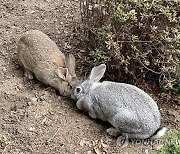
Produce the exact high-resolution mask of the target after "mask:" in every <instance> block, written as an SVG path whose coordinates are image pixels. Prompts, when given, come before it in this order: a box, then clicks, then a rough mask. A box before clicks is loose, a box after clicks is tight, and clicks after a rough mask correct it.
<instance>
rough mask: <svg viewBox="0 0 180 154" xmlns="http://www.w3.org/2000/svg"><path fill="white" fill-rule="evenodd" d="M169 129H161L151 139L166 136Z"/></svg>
mask: <svg viewBox="0 0 180 154" xmlns="http://www.w3.org/2000/svg"><path fill="white" fill-rule="evenodd" d="M166 130H167V128H166V127H160V128H159V129H157V130H156V131H155V133H154V134H153V135H152V136H151V137H150V138H151V139H158V138H161V137H162V136H164V134H165V133H166Z"/></svg>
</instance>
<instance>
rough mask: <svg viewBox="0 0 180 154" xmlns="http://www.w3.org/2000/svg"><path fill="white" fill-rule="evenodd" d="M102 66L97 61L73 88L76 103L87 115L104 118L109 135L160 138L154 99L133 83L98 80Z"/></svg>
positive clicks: (162, 129) (158, 114) (104, 66)
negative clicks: (108, 124) (107, 123)
mask: <svg viewBox="0 0 180 154" xmlns="http://www.w3.org/2000/svg"><path fill="white" fill-rule="evenodd" d="M105 70H106V65H105V64H101V65H99V66H97V67H94V68H93V69H92V70H91V73H90V77H89V79H88V80H85V81H83V82H81V83H79V84H78V85H76V87H75V89H74V94H73V95H74V97H75V99H77V103H76V105H77V107H78V109H80V110H85V111H87V112H88V114H89V116H90V117H92V118H94V119H96V118H98V119H101V120H103V121H108V122H109V123H110V124H112V126H113V127H111V128H109V129H107V133H109V134H110V135H112V136H124V137H127V138H129V139H134V138H138V139H146V138H152V139H156V138H160V137H162V136H163V135H164V134H165V132H166V128H165V127H160V113H159V110H158V106H157V104H156V103H155V101H154V100H153V99H152V98H151V97H150V96H149V95H148V94H147V93H145V92H144V91H142V90H141V89H139V88H137V87H136V86H133V85H130V84H125V83H116V82H110V81H104V82H99V80H100V79H101V78H102V77H103V75H104V73H105Z"/></svg>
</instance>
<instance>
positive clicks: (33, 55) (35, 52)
mask: <svg viewBox="0 0 180 154" xmlns="http://www.w3.org/2000/svg"><path fill="white" fill-rule="evenodd" d="M18 58H19V60H20V62H21V63H22V65H23V66H24V67H25V68H27V69H29V70H31V71H32V72H34V69H35V67H36V66H37V65H43V66H44V68H46V64H47V65H48V64H52V65H55V66H56V67H57V66H61V67H65V56H64V54H63V53H62V52H61V51H60V50H59V49H58V47H57V45H56V44H55V43H54V42H53V41H52V40H51V39H50V38H49V37H48V36H47V35H46V34H44V33H43V32H41V31H39V30H32V31H28V32H26V33H25V34H24V35H23V36H22V37H21V38H20V40H19V42H18Z"/></svg>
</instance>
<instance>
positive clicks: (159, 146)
mask: <svg viewBox="0 0 180 154" xmlns="http://www.w3.org/2000/svg"><path fill="white" fill-rule="evenodd" d="M162 147H163V144H153V145H152V148H153V149H154V150H159V149H161V148H162Z"/></svg>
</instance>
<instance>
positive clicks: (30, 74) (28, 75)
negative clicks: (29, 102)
mask: <svg viewBox="0 0 180 154" xmlns="http://www.w3.org/2000/svg"><path fill="white" fill-rule="evenodd" d="M24 76H25V77H27V78H28V79H30V80H32V79H33V78H34V76H33V73H32V72H31V71H29V70H27V69H26V70H25V71H24Z"/></svg>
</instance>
